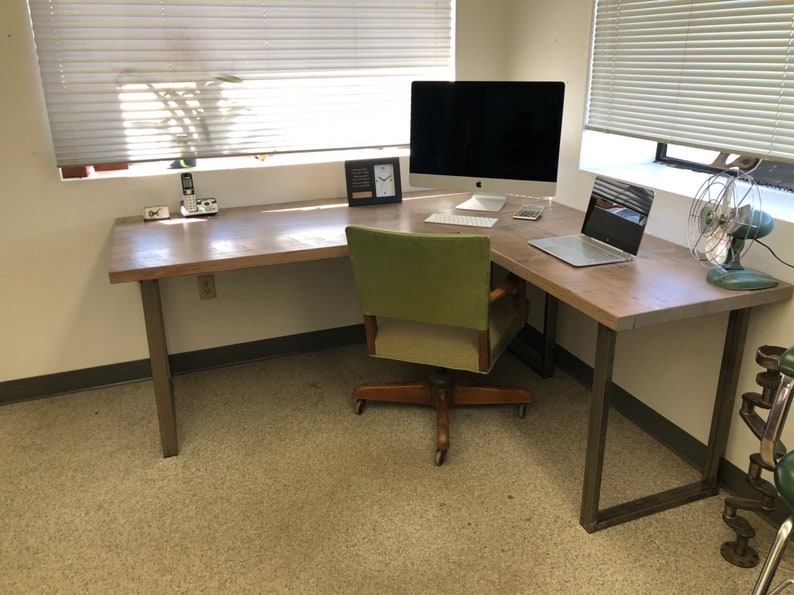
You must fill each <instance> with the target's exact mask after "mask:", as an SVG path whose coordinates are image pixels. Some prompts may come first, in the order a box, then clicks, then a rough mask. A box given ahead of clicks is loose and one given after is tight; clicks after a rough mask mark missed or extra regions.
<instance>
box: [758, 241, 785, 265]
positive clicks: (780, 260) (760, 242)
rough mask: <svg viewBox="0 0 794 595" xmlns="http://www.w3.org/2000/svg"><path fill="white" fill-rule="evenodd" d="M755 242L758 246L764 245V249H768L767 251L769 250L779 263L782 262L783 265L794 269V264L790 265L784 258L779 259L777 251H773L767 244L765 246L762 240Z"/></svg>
mask: <svg viewBox="0 0 794 595" xmlns="http://www.w3.org/2000/svg"><path fill="white" fill-rule="evenodd" d="M755 242H756V243H758V244H761V245H762V246H763V247H764V248H766V249H767V250H769V252H770V253H771V254H772V256H774V257H775V258H776V259H777V260H778V261H779V262H782V263H783V264H784V265H786V266H787V267H790V268H792V269H794V264H789V263H787V262H786V261H785V260H783V259H782V258H780V257H779V256H778V255H777V254H775V251H774V250H772V248H770V247H769V246H767V245H766V244H764V243H763V242H762V241H761V240H759V239H756V240H755Z"/></svg>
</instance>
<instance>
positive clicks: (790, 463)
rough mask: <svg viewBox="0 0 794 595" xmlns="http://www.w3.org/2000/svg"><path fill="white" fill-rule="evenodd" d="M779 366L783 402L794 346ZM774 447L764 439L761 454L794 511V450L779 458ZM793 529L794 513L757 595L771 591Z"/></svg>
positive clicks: (792, 375)
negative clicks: (769, 463) (769, 465)
mask: <svg viewBox="0 0 794 595" xmlns="http://www.w3.org/2000/svg"><path fill="white" fill-rule="evenodd" d="M778 368H779V370H780V374H781V378H780V386H779V388H778V390H777V395H776V396H775V402H777V401H778V400H781V401H782V400H783V399H785V400H788V397H789V395H790V394H791V389H792V383H794V347H791V348H789V349H788V350H786V351H785V352H784V353H783V354H782V355H781V356H780V360H779V362H778ZM786 409H787V407H786ZM781 425H782V424H781ZM779 437H780V434H779V433H778V435H777V438H778V439H779ZM774 446H775V445H774V444H773V443H772V440H771V439H768V440H767V441H766V444H765V443H764V441H763V440H762V441H761V456H762V458H764V462H765V463H768V462H770V460H771V461H772V462H773V463H774V469H775V471H774V476H775V486H776V487H777V491H778V493H779V494H780V497H781V498H782V499H783V500H784V501H785V502H786V504H788V506H789V508H790V509H792V510H794V451H792V452H790V453H788V454H786V455H784V456H783V457H782V458H779V457H777V456H776V453H775V450H774ZM792 529H794V515H791V516H790V517H789V518H787V519H786V520H785V521H784V522H783V524H782V525H781V526H780V529H779V530H778V532H777V535H776V536H775V540H774V542H773V543H772V547H771V548H770V550H769V555H768V556H767V559H766V562H765V563H764V566H763V567H762V568H761V574H760V575H759V577H758V581H757V582H756V584H755V588H754V589H753V595H765V594H767V593H768V589H769V586H770V585H771V583H772V579H773V578H774V577H775V571H776V570H777V567H778V564H779V563H780V558H781V557H782V556H783V551H784V550H785V549H786V543H787V542H788V538H789V535H790V534H791V531H792ZM791 584H794V579H788V580H786V581H784V582H783V583H782V584H781V585H779V586H778V587H776V588H775V590H774V591H772V592H771V593H770V595H772V594H773V593H779V592H780V591H782V590H783V589H784V588H786V587H787V586H789V585H791Z"/></svg>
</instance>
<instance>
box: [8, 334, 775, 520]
mask: <svg viewBox="0 0 794 595" xmlns="http://www.w3.org/2000/svg"><path fill="white" fill-rule="evenodd" d="M364 342H365V336H364V325H363V324H359V325H352V326H346V327H339V328H333V329H327V330H321V331H313V332H309V333H301V334H298V335H291V336H288V337H277V338H274V339H264V340H262V341H252V342H248V343H240V344H236V345H229V346H225V347H216V348H212V349H201V350H198V351H191V352H188V353H177V354H174V355H172V356H170V357H169V361H170V365H171V372H172V374H174V375H177V374H187V373H190V372H196V371H199V370H206V369H210V368H217V367H222V366H231V365H235V364H240V363H244V362H250V361H257V360H262V359H268V358H272V357H282V356H287V355H292V354H297V353H307V352H311V351H321V350H324V349H332V348H334V347H341V346H344V345H355V344H359V343H364ZM541 344H542V338H541V335H540V333H539V332H537V331H536V330H534V329H532V328H530V327H526V328H525V330H524V331H523V332H522V334H521V335H520V337H519V339H518V340H517V341H516V343H515V344H514V345H512V346H511V351H512V352H513V353H515V354H516V355H517V356H518V357H520V358H521V359H523V360H525V361H526V362H527V363H528V364H529V365H531V366H533V367H535V368H537V366H538V362H539V360H538V357H537V355H536V354H537V353H538V350H539V347H540V345H541ZM555 359H556V366H557V367H558V368H560V369H561V370H564V371H565V372H566V373H567V374H569V375H570V376H571V377H572V378H574V379H575V380H576V381H578V382H579V383H581V384H582V385H584V386H588V387H589V386H590V385H591V384H592V378H593V370H592V368H591V367H590V366H588V365H587V364H585V363H584V362H583V361H581V360H580V359H578V358H577V357H575V356H573V355H571V354H570V353H569V352H567V351H565V350H564V349H562V348H560V347H558V348H557V350H556V358H555ZM148 378H151V368H150V366H149V360H148V359H144V360H138V361H133V362H125V363H121V364H111V365H108V366H98V367H95V368H87V369H84V370H73V371H69V372H61V373H57V374H47V375H44V376H36V377H33V378H23V379H20V380H9V381H5V382H0V405H3V404H7V403H15V402H20V401H28V400H32V399H40V398H45V397H51V396H56V395H62V394H65V393H70V392H77V391H81V390H89V389H95V388H101V387H103V386H112V385H115V384H124V383H127V382H138V381H141V380H146V379H148ZM612 407H613V408H614V409H615V410H616V411H618V412H620V413H621V414H622V415H623V416H625V417H626V418H628V419H629V420H631V421H632V422H633V423H634V424H636V425H637V426H638V427H640V428H641V429H642V430H643V431H645V432H646V433H648V434H649V435H651V436H653V437H654V438H655V439H656V440H658V441H659V442H660V443H661V444H663V445H665V446H666V447H667V448H669V449H670V450H672V451H673V452H675V453H676V454H677V455H678V456H680V457H681V458H682V459H684V460H685V461H686V462H687V463H689V464H690V465H692V466H693V467H694V468H696V469H702V462H703V460H704V459H705V454H706V445H705V444H703V443H702V442H700V441H698V440H696V439H695V438H693V437H692V436H691V435H689V434H688V433H686V432H685V431H683V430H682V429H681V428H679V427H678V426H676V425H675V424H673V423H672V422H670V421H669V420H667V419H666V418H664V417H662V416H661V415H659V414H658V413H656V411H654V410H653V409H651V408H650V407H648V406H647V405H645V404H644V403H642V402H641V401H639V400H638V399H636V398H635V397H633V396H632V395H630V394H629V393H628V392H626V391H624V390H623V389H622V388H620V387H619V386H617V385H614V387H613V390H612ZM720 477H721V479H722V484H721V485H722V487H723V488H724V489H725V490H726V491H727V492H729V493H730V494H732V495H734V496H737V497H744V498H751V499H757V497H758V494H757V492H755V490H753V489H752V488H750V486H749V484H748V483H747V479H746V478H747V474H746V472H745V471H743V470H741V469H739V468H738V467H736V466H735V465H733V464H731V463H729V462H727V461H724V460H723V461H722V463H721V467H720ZM782 508H785V507H782ZM788 514H789V513H788V511H787V510H778V511H774V512H773V513H770V514H768V515H764V516H765V517H766V518H767V520H769V521H770V522H771V523H774V524H780V523H781V522H783V520H784V519H785V517H786V516H787V515H788Z"/></svg>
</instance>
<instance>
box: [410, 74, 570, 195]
mask: <svg viewBox="0 0 794 595" xmlns="http://www.w3.org/2000/svg"><path fill="white" fill-rule="evenodd" d="M564 94H565V84H564V83H561V82H534V81H488V82H477V81H454V82H449V81H415V82H414V83H413V84H412V88H411V156H410V161H409V163H410V165H409V180H410V183H411V185H412V186H415V187H422V188H437V189H444V190H454V191H460V192H471V193H474V194H475V195H476V196H482V197H483V198H488V197H497V198H501V200H502V201H504V195H505V194H520V195H529V196H554V194H555V192H556V188H557V168H558V164H559V155H560V135H561V131H562V109H563V98H564Z"/></svg>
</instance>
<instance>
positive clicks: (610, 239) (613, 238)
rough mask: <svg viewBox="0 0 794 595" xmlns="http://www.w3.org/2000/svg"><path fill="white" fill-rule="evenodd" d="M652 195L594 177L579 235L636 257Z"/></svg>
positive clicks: (615, 181)
mask: <svg viewBox="0 0 794 595" xmlns="http://www.w3.org/2000/svg"><path fill="white" fill-rule="evenodd" d="M653 196H654V194H653V191H651V190H647V189H645V188H640V187H639V186H632V185H631V184H626V183H625V182H620V181H618V180H612V179H609V178H602V177H600V176H599V177H596V179H595V183H594V184H593V192H592V194H591V195H590V204H589V205H588V206H587V213H586V214H585V218H584V223H583V224H582V233H583V234H584V235H587V236H590V237H591V238H594V239H596V240H599V241H601V242H604V243H606V244H609V245H610V246H614V247H615V248H618V249H619V250H623V251H624V252H629V253H630V254H634V255H635V256H636V254H637V252H638V251H639V249H640V242H641V241H642V234H643V232H644V231H645V225H646V224H647V223H648V215H649V213H650V211H651V204H652V202H653Z"/></svg>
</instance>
